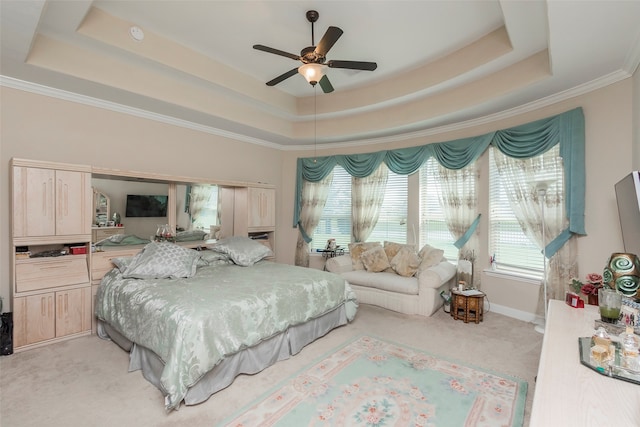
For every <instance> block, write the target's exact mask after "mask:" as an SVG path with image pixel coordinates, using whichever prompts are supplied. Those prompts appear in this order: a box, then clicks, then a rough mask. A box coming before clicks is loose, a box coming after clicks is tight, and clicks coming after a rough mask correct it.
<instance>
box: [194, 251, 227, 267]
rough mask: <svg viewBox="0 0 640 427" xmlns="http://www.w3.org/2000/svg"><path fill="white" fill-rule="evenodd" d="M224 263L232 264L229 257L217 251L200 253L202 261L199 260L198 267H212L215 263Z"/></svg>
mask: <svg viewBox="0 0 640 427" xmlns="http://www.w3.org/2000/svg"><path fill="white" fill-rule="evenodd" d="M220 261H224V262H231V261H230V260H229V255H227V254H223V253H221V252H216V251H200V259H199V260H198V267H202V266H204V265H212V264H214V263H217V262H220Z"/></svg>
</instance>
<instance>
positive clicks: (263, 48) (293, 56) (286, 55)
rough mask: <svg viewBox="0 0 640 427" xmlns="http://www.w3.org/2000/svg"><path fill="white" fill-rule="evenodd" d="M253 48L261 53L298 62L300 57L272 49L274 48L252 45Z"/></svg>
mask: <svg viewBox="0 0 640 427" xmlns="http://www.w3.org/2000/svg"><path fill="white" fill-rule="evenodd" d="M253 48H254V49H257V50H261V51H263V52H267V53H274V54H276V55H280V56H285V57H287V58H291V59H295V60H296V61H299V60H300V55H294V54H293V53H289V52H285V51H284V50H278V49H274V48H272V47H269V46H264V45H261V44H254V45H253Z"/></svg>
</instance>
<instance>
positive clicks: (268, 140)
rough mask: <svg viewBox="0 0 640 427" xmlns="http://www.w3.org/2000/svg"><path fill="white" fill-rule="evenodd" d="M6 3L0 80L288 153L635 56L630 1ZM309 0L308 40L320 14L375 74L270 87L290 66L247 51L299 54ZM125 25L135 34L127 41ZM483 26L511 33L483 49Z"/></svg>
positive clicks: (476, 105) (627, 68) (491, 106)
mask: <svg viewBox="0 0 640 427" xmlns="http://www.w3.org/2000/svg"><path fill="white" fill-rule="evenodd" d="M0 7H1V9H0V12H1V15H0V18H1V24H2V25H1V26H2V30H1V45H0V47H1V54H2V56H1V58H0V59H1V62H0V74H2V76H3V79H2V83H3V84H4V85H7V86H14V87H21V88H25V87H28V88H30V89H32V90H33V89H34V88H41V86H36V85H42V86H44V87H47V88H54V89H60V90H61V91H66V92H56V94H58V95H59V94H61V93H69V92H70V93H73V94H78V95H86V96H87V97H90V98H86V99H91V98H94V99H97V100H104V101H105V102H107V101H108V102H109V103H108V104H106V103H105V104H104V105H109V106H110V108H118V107H116V106H122V108H129V107H131V108H135V110H131V111H138V112H140V111H144V112H148V113H149V114H153V115H154V116H153V117H155V118H157V119H160V118H172V119H175V120H177V121H178V123H181V124H183V125H187V126H188V125H190V124H192V125H194V126H198V127H199V128H201V129H206V130H208V131H210V132H212V133H221V134H224V135H226V136H232V137H237V138H240V139H246V140H251V141H255V142H258V143H265V144H272V145H274V146H280V147H289V148H293V147H301V146H303V145H309V144H313V143H314V141H317V142H318V143H343V144H347V143H353V142H354V141H361V142H362V141H374V140H376V138H378V139H379V138H385V137H388V136H390V135H396V137H397V135H398V134H411V135H416V134H420V132H430V131H434V129H435V128H440V129H441V128H442V127H444V126H461V125H463V124H464V123H471V122H473V121H478V120H483V119H487V118H488V117H490V116H495V115H499V114H506V113H505V112H506V111H515V110H514V109H517V110H518V111H522V109H523V108H525V109H526V108H527V107H528V106H529V107H531V108H533V106H540V105H541V104H544V103H545V102H552V101H553V102H557V100H559V99H561V98H562V97H570V96H575V95H577V94H580V93H582V92H586V91H589V90H593V89H595V88H598V87H601V86H605V85H607V84H611V83H613V82H616V81H619V80H621V79H624V78H627V77H629V76H630V75H632V73H633V72H634V71H635V69H636V67H637V66H638V63H640V25H639V24H640V0H631V1H629V0H627V1H615V0H608V1H605V0H603V1H575V0H571V1H564V0H553V1H541V0H534V1H518V0H502V1H500V0H475V1H332V0H331V1H330V0H322V1H321V0H316V1H213V0H211V1H189V0H183V1H171V0H164V1H153V2H152V1H148V0H143V1H122V0H120V1H114V0H97V1H82V0H75V1H53V0H49V1H29V0H20V1H12V0H1V1H0ZM310 9H314V10H317V11H318V12H319V14H320V17H319V19H318V22H316V24H315V42H316V43H317V42H318V41H319V40H320V38H321V37H322V35H323V34H324V32H325V31H326V29H327V27H328V26H330V25H331V26H337V27H340V28H341V29H342V30H343V31H344V34H343V35H342V37H341V38H340V39H339V40H338V41H337V43H336V44H335V45H334V46H333V48H332V49H331V50H330V52H329V54H328V55H327V59H334V60H356V61H375V62H377V64H378V68H377V70H375V71H373V72H369V71H353V70H342V69H335V68H331V69H328V70H327V71H326V73H327V75H328V77H329V78H330V80H331V83H332V84H333V86H334V88H335V92H333V93H331V94H323V93H322V92H321V91H320V90H319V88H316V90H317V93H316V96H315V97H314V88H312V87H311V86H310V85H309V84H308V83H307V82H306V81H305V80H304V78H303V77H302V76H300V75H294V76H293V77H291V78H289V79H287V80H285V81H284V82H282V83H280V84H278V85H276V86H274V87H267V86H266V85H265V84H264V83H265V82H267V81H269V80H271V79H273V78H274V77H276V76H278V75H280V74H282V73H284V72H286V71H288V70H290V69H292V68H294V67H296V66H298V65H299V63H298V62H297V61H294V60H291V59H289V58H286V57H283V56H278V55H273V54H268V53H265V52H261V51H257V50H254V49H252V46H253V45H254V44H263V45H267V46H270V47H273V48H276V49H280V50H284V51H286V52H290V53H293V54H299V53H300V50H301V49H302V48H304V47H306V46H310V45H311V24H310V23H309V22H308V21H307V20H306V17H305V13H306V11H308V10H310ZM132 25H136V26H139V27H140V28H141V29H142V30H143V31H144V33H145V38H144V40H143V41H141V42H136V41H135V40H133V39H132V38H131V37H130V36H129V34H128V29H129V28H130V27H131V26H132ZM501 31H502V33H501ZM490 34H493V35H499V34H506V37H505V38H504V39H505V40H506V41H507V42H506V43H503V42H502V41H500V40H502V39H499V38H498V39H496V40H499V41H498V42H494V44H482V43H484V42H486V43H490V42H489V41H488V38H487V37H488V35H490ZM474 43H475V44H474ZM496 43H497V44H496ZM497 45H500V47H499V48H497V47H495V46H497ZM490 46H494V47H495V48H494V47H490ZM454 59H455V60H454ZM443 64H444V65H443ZM456 64H457V65H456ZM460 64H463V65H460ZM464 64H467V65H464ZM469 64H471V65H469ZM24 82H29V83H34V84H35V85H31V84H26V85H25V83H24ZM489 82H492V83H491V85H492V86H491V87H492V88H494V89H493V90H491V91H488V90H487V86H488V85H489ZM483 89H484V91H483ZM49 93H51V92H49ZM83 99H84V98H83ZM96 102H99V101H96ZM314 117H317V120H318V125H317V126H318V127H319V129H321V131H320V132H318V131H315V130H312V129H313V121H314Z"/></svg>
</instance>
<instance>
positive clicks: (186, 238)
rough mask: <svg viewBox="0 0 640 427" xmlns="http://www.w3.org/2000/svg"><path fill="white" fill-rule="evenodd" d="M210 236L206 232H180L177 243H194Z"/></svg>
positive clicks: (177, 235) (177, 234)
mask: <svg viewBox="0 0 640 427" xmlns="http://www.w3.org/2000/svg"><path fill="white" fill-rule="evenodd" d="M207 234H209V233H207V232H206V231H204V230H189V231H179V232H178V233H176V242H192V241H196V240H204V238H205V236H206V235H207Z"/></svg>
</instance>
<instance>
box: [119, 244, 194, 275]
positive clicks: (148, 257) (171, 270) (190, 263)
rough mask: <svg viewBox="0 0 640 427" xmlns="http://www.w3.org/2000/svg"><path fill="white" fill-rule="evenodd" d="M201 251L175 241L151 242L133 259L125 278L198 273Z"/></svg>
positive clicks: (125, 272)
mask: <svg viewBox="0 0 640 427" xmlns="http://www.w3.org/2000/svg"><path fill="white" fill-rule="evenodd" d="M199 259H200V253H199V252H198V251H194V250H193V249H187V248H183V247H182V246H179V245H176V244H175V243H169V242H151V243H149V244H148V245H147V246H145V247H144V249H142V251H140V252H139V253H138V254H137V255H136V256H134V257H133V260H131V264H129V266H128V267H127V269H126V270H125V271H124V273H122V276H123V277H125V278H134V279H166V278H179V277H191V276H193V275H194V274H196V268H197V265H198V260H199Z"/></svg>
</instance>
